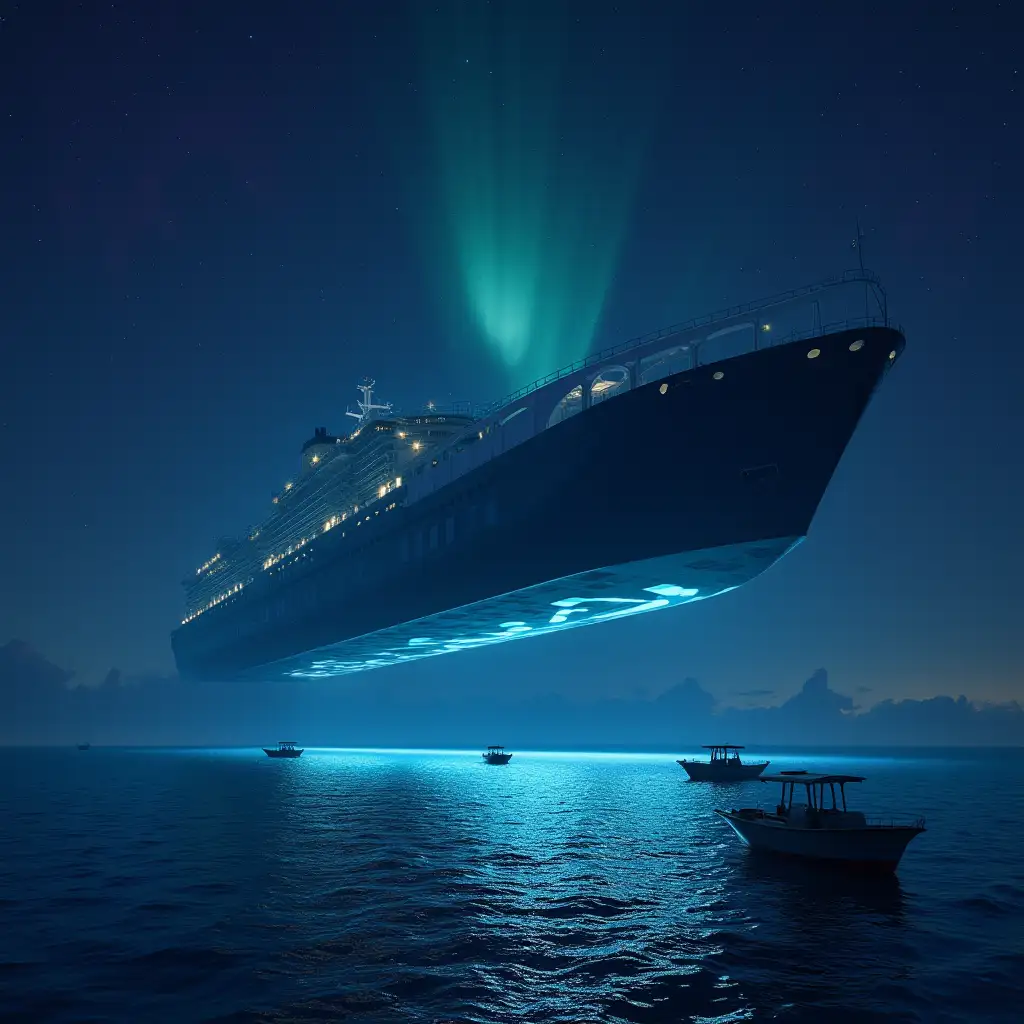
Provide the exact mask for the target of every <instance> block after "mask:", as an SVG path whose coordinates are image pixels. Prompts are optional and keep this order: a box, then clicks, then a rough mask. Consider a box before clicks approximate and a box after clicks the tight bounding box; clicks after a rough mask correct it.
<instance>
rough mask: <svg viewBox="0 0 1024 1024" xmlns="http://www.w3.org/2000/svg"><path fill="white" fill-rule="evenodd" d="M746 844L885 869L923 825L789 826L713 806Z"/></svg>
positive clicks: (771, 852) (810, 858) (889, 869)
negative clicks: (831, 827) (858, 826)
mask: <svg viewBox="0 0 1024 1024" xmlns="http://www.w3.org/2000/svg"><path fill="white" fill-rule="evenodd" d="M715 813H716V814H717V815H719V816H720V817H722V818H724V819H725V821H726V822H727V823H728V824H729V826H730V827H731V828H732V830H733V831H734V832H735V833H736V835H737V836H738V837H739V839H740V840H741V841H742V843H743V844H744V845H745V846H748V847H749V848H750V849H751V850H752V851H754V852H756V853H759V854H768V855H771V856H774V857H794V858H799V859H800V860H804V861H814V862H817V863H819V864H828V865H832V866H835V867H841V868H844V869H848V870H854V871H875V872H880V873H888V872H892V871H895V870H896V868H897V867H898V866H899V862H900V860H902V858H903V854H904V853H905V852H906V849H907V845H908V844H909V843H910V842H911V840H913V839H915V838H916V837H917V836H919V835H920V834H921V833H922V832H924V828H922V827H918V826H911V825H907V826H899V825H895V826H878V825H876V826H867V827H864V828H835V829H830V828H791V827H787V826H785V825H780V824H778V823H774V822H773V821H772V819H771V816H770V815H765V816H763V817H761V818H754V817H753V816H752V815H753V814H754V813H755V812H753V811H750V812H747V813H746V814H739V813H735V812H730V811H721V810H716V811H715Z"/></svg>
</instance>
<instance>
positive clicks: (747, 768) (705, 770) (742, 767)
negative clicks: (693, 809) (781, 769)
mask: <svg viewBox="0 0 1024 1024" xmlns="http://www.w3.org/2000/svg"><path fill="white" fill-rule="evenodd" d="M676 763H677V764H678V765H679V766H680V767H681V768H682V769H683V770H684V771H685V772H686V774H687V775H689V776H690V778H691V779H692V780H693V781H694V782H746V781H748V780H750V779H756V778H759V777H760V775H761V773H762V772H763V771H764V770H765V768H767V767H768V765H769V762H768V761H762V762H760V763H750V764H712V763H711V762H709V761H677V762H676Z"/></svg>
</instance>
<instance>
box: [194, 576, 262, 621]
mask: <svg viewBox="0 0 1024 1024" xmlns="http://www.w3.org/2000/svg"><path fill="white" fill-rule="evenodd" d="M251 582H252V580H251V579H248V580H244V581H240V582H238V583H236V584H235V585H234V586H233V587H232V588H231V589H230V590H225V591H224V593H223V594H218V595H217V596H216V597H215V598H213V599H212V600H211V601H207V603H206V604H204V605H203V607H202V608H197V609H196V610H195V611H194V612H193V613H192V614H191V615H189V616H188V617H187V618H184V619H182V620H181V624H182V625H183V626H187V625H188V624H189V623H190V622H191V621H192V620H193V619H196V618H198V617H199V616H200V615H202V614H203V612H208V611H209V610H210V609H211V608H214V607H216V606H217V605H219V604H220V603H221V601H226V600H227V599H228V598H229V597H233V596H234V595H235V594H237V593H238V592H239V591H240V590H241V589H242V588H243V587H244V586H246V584H249V583H251Z"/></svg>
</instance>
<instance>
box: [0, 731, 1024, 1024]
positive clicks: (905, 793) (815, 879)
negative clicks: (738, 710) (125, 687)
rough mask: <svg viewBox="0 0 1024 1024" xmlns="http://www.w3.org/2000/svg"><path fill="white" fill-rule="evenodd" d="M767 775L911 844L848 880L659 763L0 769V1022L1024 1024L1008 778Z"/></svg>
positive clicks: (105, 760)
mask: <svg viewBox="0 0 1024 1024" xmlns="http://www.w3.org/2000/svg"><path fill="white" fill-rule="evenodd" d="M257 755H258V756H257ZM772 761H773V767H779V768H788V767H794V766H797V765H798V766H800V767H817V768H830V769H835V770H840V771H853V772H862V773H863V774H865V775H867V776H868V781H867V783H865V784H864V785H863V786H861V787H859V788H857V789H856V790H855V792H854V793H852V794H851V796H852V797H853V798H854V799H855V800H856V806H858V807H859V808H862V809H864V810H867V811H869V812H871V813H886V814H888V813H896V814H910V815H913V816H917V815H925V816H926V817H927V819H928V828H929V830H928V832H927V833H925V835H923V836H921V837H920V838H918V839H917V840H915V841H914V842H913V843H912V844H911V846H910V848H909V850H908V852H907V855H906V857H905V858H904V860H903V863H902V864H901V866H900V871H899V875H898V877H897V878H894V879H889V880H888V881H887V882H886V881H884V880H883V881H878V880H875V881H867V880H863V879H861V880H857V879H851V880H846V879H844V878H843V877H842V876H837V875H835V874H834V873H822V872H820V871H808V870H805V869H795V868H794V867H792V866H791V865H788V864H783V865H776V864H772V863H765V862H760V861H758V860H757V859H756V858H752V857H751V856H750V855H748V854H747V853H746V852H745V851H744V850H742V849H741V848H740V847H739V845H738V843H737V841H736V839H735V837H734V836H733V835H732V833H731V832H730V831H729V830H728V828H727V826H726V825H725V824H724V822H722V821H720V820H719V819H717V818H716V817H715V816H714V815H712V813H711V811H712V808H714V807H715V806H725V807H729V806H747V805H753V804H756V803H757V802H758V801H759V800H760V801H761V802H762V803H763V804H764V805H765V806H771V805H773V804H774V801H775V798H776V792H775V789H776V787H775V786H770V787H769V786H767V785H762V784H760V783H748V784H746V785H745V786H743V787H739V788H737V787H716V786H709V785H702V784H699V783H690V782H688V781H687V779H686V777H685V774H684V773H683V772H682V770H681V769H680V768H679V767H678V766H677V765H676V764H675V763H674V761H673V759H672V757H671V756H661V755H658V756H655V755H633V756H611V755H557V754H528V753H520V754H517V755H516V756H515V757H514V758H513V760H512V763H511V764H510V765H509V766H508V767H507V768H492V767H488V766H486V765H484V764H482V763H480V758H479V755H478V754H472V755H470V754H453V753H438V754H423V753H394V752H380V753H378V752H349V751H328V750H324V751H318V750H312V751H307V752H306V754H305V755H304V756H303V757H302V758H301V759H299V760H297V761H271V760H269V759H268V758H266V757H264V756H263V754H262V753H259V752H258V751H256V752H254V751H251V750H244V751H237V750H231V751H216V750H173V751H172V750H146V751H128V750H103V749H94V750H90V751H87V752H78V751H63V750H60V751H57V750H49V751H42V750H30V751H14V750H4V751H0V816H2V817H0V820H2V821H3V825H4V827H3V856H2V860H0V924H2V927H0V992H2V993H3V999H2V1000H0V1019H18V1020H29V1021H51V1020H54V1021H81V1020H113V1021H146V1022H156V1021H176V1022H179V1021H192V1020H218V1021H286V1020H287V1021H334V1020H352V1021H439V1022H440V1021H446V1022H447V1021H486V1022H500V1021H571V1022H584V1021H638V1022H641V1021H642V1022H654V1021H745V1020H778V1021H822V1020H827V1021H829V1022H830V1024H839V1022H843V1021H851V1022H854V1021H856V1022H861V1021H864V1022H868V1021H874V1020H878V1021H923V1022H942V1021H959V1020H965V1021H966V1020H978V1021H1000V1020H1007V1021H1009V1020H1017V1019H1021V1018H1020V1017H1019V1015H1018V1013H1017V1011H1018V1010H1019V1008H1020V1005H1021V1004H1022V1001H1024V926H1022V925H1021V921H1022V920H1024V858H1022V857H1021V856H1020V852H1019V851H1020V840H1021V839H1022V838H1024V754H1022V753H1021V752H1014V753H1005V752H1004V753H992V752H988V753H980V752H959V753H955V752H948V753H943V752H931V753H927V754H922V755H920V756H909V755H908V756H905V757H901V758H897V759H885V758H880V757H878V756H877V755H876V754H871V753H868V752H860V753H857V752H846V753H845V754H844V755H843V756H837V755H836V754H831V755H826V754H818V755H813V756H812V755H806V754H804V755H802V756H801V757H799V758H797V757H786V756H781V755H778V754H775V755H772Z"/></svg>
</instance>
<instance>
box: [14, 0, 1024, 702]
mask: <svg viewBox="0 0 1024 1024" xmlns="http://www.w3.org/2000/svg"><path fill="white" fill-rule="evenodd" d="M1012 7H1013V5H1010V4H1002V5H999V4H986V3H971V4H953V5H951V4H948V3H947V4H944V5H939V4H932V3H909V2H902V3H892V2H890V3H863V4H856V5H852V4H846V5H839V4H821V3H814V4H812V3H792V4H781V5H775V6H774V7H769V8H766V7H765V6H764V5H763V4H752V3H729V4H720V5H682V4H671V5H670V4H662V3H648V2H631V3H629V4H611V3H606V2H602V0H588V2H580V3H575V2H565V3H561V4H560V3H548V4H544V5H543V6H541V5H536V6H533V5H510V4H509V5H501V4H488V5H483V4H464V3H463V4H460V3H453V2H446V3H441V4H434V3H431V4H427V3H395V2H390V0H378V2H375V3H373V4H331V3H304V4H295V5H291V6H290V7H282V6H281V5H280V4H273V5H271V4H269V3H264V2H261V0H253V2H249V3H245V4H242V3H235V2H227V0H224V2H218V3H216V4H210V3H198V2H196V3H190V2H176V3H164V4H154V3H131V2H122V3H114V4H111V3H98V2H97V3H91V2H88V0H86V2H82V3H49V2H46V0H37V2H32V3H21V4H5V5H3V6H2V7H0V151H2V153H3V156H4V159H3V160H2V162H0V176H2V179H0V225H2V233H0V351H2V363H0V366H2V372H0V473H2V475H0V493H2V495H3V500H2V501H0V535H2V536H3V537H4V538H5V539H6V543H5V545H4V555H3V559H4V561H3V567H2V571H0V579H2V581H3V582H2V586H0V643H2V642H4V641H5V640H6V639H8V638H9V637H18V638H20V639H23V640H26V641H28V642H29V643H31V644H33V645H34V646H35V647H37V648H38V649H39V650H40V651H42V652H43V653H44V654H45V655H46V656H47V657H48V658H50V659H51V660H53V661H54V662H57V663H58V664H60V665H63V666H65V667H67V668H68V669H72V670H74V671H75V672H76V673H77V677H78V678H79V679H81V680H86V681H88V680H94V679H99V678H102V676H103V675H104V674H105V673H106V672H107V670H108V669H109V668H110V667H111V666H114V665H116V666H119V667H120V668H121V669H122V670H123V671H124V672H127V673H142V672H157V673H169V672H171V671H172V670H173V660H172V657H171V652H170V647H169V633H170V631H171V629H172V628H173V627H174V626H175V624H176V623H177V622H178V620H179V619H180V614H181V610H182V605H183V596H182V593H181V587H180V581H181V580H182V579H183V578H184V577H185V576H186V574H188V573H189V572H191V571H193V570H194V569H195V567H196V566H198V565H200V564H201V563H202V562H203V561H205V560H206V558H208V557H209V556H210V554H212V553H213V551H214V550H215V545H216V539H217V537H218V536H220V535H222V534H230V533H233V532H240V531H241V529H242V528H243V527H245V526H247V525H249V524H252V523H255V522H258V521H259V520H260V519H262V518H263V517H264V516H265V514H266V513H267V511H268V510H269V501H270V496H271V494H272V492H274V491H275V490H276V489H277V488H279V487H280V486H281V484H282V483H283V481H285V480H286V479H288V478H289V477H290V475H292V473H293V472H294V470H295V468H296V466H297V464H298V450H299V447H300V445H301V443H302V442H303V441H304V440H305V439H306V438H307V437H308V436H309V435H310V434H311V433H312V429H313V427H314V426H315V425H320V424H326V425H328V426H329V428H330V429H332V430H339V429H341V424H342V419H343V413H344V410H345V408H346V406H347V405H348V404H349V403H351V402H352V401H353V400H354V399H355V397H356V393H355V384H356V382H357V381H358V379H359V378H361V377H362V376H363V375H364V374H370V375H372V376H374V377H376V378H377V380H378V384H379V390H380V394H381V396H382V397H384V398H387V399H390V400H392V401H394V402H395V403H396V405H397V406H398V407H402V406H413V405H418V404H420V403H422V402H424V401H426V400H428V399H432V400H435V401H438V402H445V401H448V400H452V399H458V400H461V399H471V400H477V401H481V402H483V401H490V400H492V399H494V398H498V397H500V396H501V395H502V394H503V393H505V392H507V391H509V390H511V389H513V388H514V387H517V386H519V385H521V384H524V383H526V382H528V381H529V380H530V379H532V377H533V376H535V375H536V374H537V373H540V372H545V371H547V370H549V369H554V368H555V367H556V366H557V365H558V364H559V363H560V362H565V361H567V360H568V359H571V358H573V357H574V356H575V355H577V354H579V353H580V352H582V351H586V350H587V349H588V348H597V347H603V346H606V345H610V344H615V343H617V342H619V341H622V340H625V339H627V338H629V337H633V336H635V335H638V334H641V333H644V332H646V331H648V330H653V329H657V328H659V327H662V326H664V325H666V324H669V323H673V322H677V321H679V320H683V319H686V318H689V317H691V316H697V315H700V314H703V313H707V312H711V311H714V310H716V309H718V308H721V307H723V306H725V305H729V304H731V303H736V302H743V301H748V300H751V299H756V298H759V297H762V296H764V295H769V294H772V293H773V292H775V291H780V290H783V289H787V288H790V287H797V286H800V285H802V284H806V283H810V282H812V281H815V280H818V279H820V278H823V277H825V276H828V275H830V274H832V273H835V272H837V271H840V270H842V269H844V268H846V267H850V266H854V265H855V264H856V257H855V254H854V253H853V252H852V250H851V245H850V242H851V239H852V238H853V236H854V234H855V220H856V218H858V217H859V218H860V222H861V226H862V228H863V231H864V234H865V240H864V256H865V261H866V263H867V264H868V265H869V266H870V267H872V268H873V269H874V270H876V271H877V272H878V273H880V274H881V275H882V277H883V280H884V281H885V283H886V285H887V287H888V290H889V295H890V311H891V312H892V314H893V316H894V318H895V319H896V320H897V321H898V322H900V323H901V324H902V325H903V327H904V329H905V331H906V334H907V339H908V345H907V350H906V353H905V356H904V358H903V359H902V360H901V362H900V364H899V365H898V366H897V368H896V372H894V373H893V374H891V375H890V377H889V378H888V380H887V381H886V384H885V386H884V388H883V389H882V390H881V392H880V393H879V395H878V397H877V398H876V400H875V401H874V402H873V403H872V405H871V407H870V408H869V410H868V414H867V415H866V417H865V419H864V421H863V423H862V425H861V427H860V429H859V431H858V433H857V435H856V436H855V438H854V440H853V442H852V444H851V445H850V448H849V449H848V451H847V453H846V455H845V457H844V459H843V461H842V463H841V465H840V467H839V470H838V472H837V474H836V477H835V478H834V481H833V484H832V486H831V488H830V490H829V491H828V493H827V494H826V496H825V499H824V501H823V503H822V505H821V508H820V510H819V513H818V516H817V518H816V520H815V522H814V524H813V526H812V529H811V534H810V536H809V539H808V540H807V542H806V543H805V544H804V545H803V546H802V547H801V548H799V549H798V550H797V551H796V552H795V553H794V554H793V555H791V556H790V557H789V558H787V559H784V560H783V562H781V563H780V564H779V565H778V566H776V567H775V568H774V569H772V570H771V571H770V572H768V573H767V574H765V575H764V576H763V577H761V578H759V579H758V580H756V581H754V582H753V583H752V584H750V585H748V586H746V587H744V588H741V589H740V590H738V591H736V592H734V593H732V594H729V595H727V596H725V597H722V598H719V599H715V600H714V601H710V602H706V603H703V604H699V605H695V606H692V607H690V608H687V609H685V610H683V611H680V612H673V613H665V615H664V616H663V615H652V616H645V617H643V618H641V619H637V620H635V621H631V622H623V623H616V624H612V625H608V626H607V627H602V628H601V629H602V631H601V632H600V634H598V635H595V631H594V630H582V631H578V632H576V633H568V634H565V635H564V636H560V637H554V638H546V639H544V640H538V641H536V642H535V643H528V644H512V645H503V646H501V647H499V648H494V649H491V650H490V651H477V652H471V653H465V654H458V655H453V656H451V657H449V658H444V659H440V663H439V662H437V661H435V662H425V663H421V664H420V666H411V667H410V666H406V667H402V668H397V669H393V670H392V669H389V670H387V674H388V675H389V676H390V675H393V674H395V673H402V672H415V673H418V674H419V675H420V676H421V678H422V682H423V685H424V686H431V687H443V686H445V685H447V683H448V681H452V685H469V684H471V683H472V681H473V680H474V679H476V678H478V677H479V676H480V675H481V674H482V673H486V674H487V675H488V677H489V678H491V679H498V680H499V681H501V682H503V683H505V684H507V685H514V686H521V687H523V688H524V690H529V689H530V688H533V689H538V688H553V687H556V686H557V687H562V688H568V689H570V690H571V689H573V688H575V689H576V690H584V689H585V690H593V691H594V692H595V693H601V694H606V693H609V694H610V693H615V692H618V691H620V690H630V691H631V692H632V690H635V689H637V688H640V689H643V688H648V689H649V690H650V691H651V692H656V691H657V690H658V689H663V688H665V687H667V686H669V685H670V684H671V683H673V682H676V681H678V680H679V679H680V678H681V677H682V676H683V675H684V674H685V675H690V676H694V677H696V678H699V679H700V680H701V682H702V684H704V685H705V686H707V687H708V689H709V690H711V691H713V692H715V693H716V694H718V695H720V696H721V697H722V698H724V699H727V700H729V701H730V702H732V703H735V704H739V705H742V704H743V703H744V701H745V700H756V701H761V702H763V701H765V700H767V701H768V702H771V701H772V700H781V699H784V698H785V697H786V696H788V695H790V694H791V693H792V692H793V691H794V690H796V689H797V688H798V687H799V685H800V683H801V682H802V681H803V680H804V679H805V678H806V677H807V676H808V675H809V674H810V672H811V671H812V670H813V669H814V668H815V667H816V666H818V665H826V666H828V669H829V673H830V678H831V679H833V680H834V683H835V685H836V686H837V687H838V688H839V689H842V690H844V691H845V692H850V693H852V692H862V693H868V692H871V693H872V694H874V695H875V696H876V697H878V698H879V699H880V698H882V697H910V696H912V697H926V696H931V695H934V694H939V693H954V694H955V693H961V692H963V693H966V694H968V695H969V696H971V697H974V698H976V699H979V700H1006V699H1010V698H1013V697H1024V680H1022V667H1024V652H1022V641H1021V640H1020V639H1018V633H1019V625H1020V622H1021V619H1022V614H1021V613H1022V610H1024V609H1022V599H1021V596H1020V588H1019V586H1018V585H1017V581H1018V580H1019V579H1020V578H1021V575H1022V571H1024V557H1022V547H1021V539H1020V524H1021V522H1022V521H1024V493H1022V485H1021V477H1020V471H1019V459H1020V452H1021V450H1022V447H1024V412H1022V409H1024V402H1022V400H1021V398H1022V388H1021V383H1020V382H1021V380H1022V379H1024V355H1022V352H1024V346H1022V344H1021V339H1020V327H1019V323H1018V321H1019V317H1018V315H1017V312H1016V310H1015V308H1014V306H1015V303H1014V296H1015V295H1017V294H1018V293H1019V275H1020V272H1021V269H1022V268H1021V256H1020V254H1021V242H1022V238H1021V229H1022V223H1024V221H1022V205H1024V201H1022V193H1021V188H1020V182H1021V181H1024V159H1022V158H1024V147H1022V129H1024V119H1022V98H1024V97H1022V94H1024V81H1022V79H1024V75H1021V74H1020V70H1021V68H1024V58H1022V55H1021V52H1020V35H1019V32H1018V31H1017V30H1016V22H1015V20H1014V16H1013V14H1012ZM481 12H483V13H481ZM544 183H550V184H551V188H552V189H553V190H555V193H556V194H557V195H558V196H559V197H561V200H562V201H561V202H559V204H558V205H557V209H556V211H555V212H554V213H552V212H551V210H547V211H544V210H541V209H540V208H539V207H538V205H537V199H536V190H537V188H538V187H540V186H541V185H543V184H544ZM484 185H486V186H487V187H486V188H485V187H484ZM488 189H489V190H488ZM595 209H599V210H600V214H599V215H596V214H595ZM488 218H489V219H488ZM545 240H547V241H548V242H550V243H551V244H546V242H545ZM553 240H557V244H556V243H555V241H553ZM489 245H490V249H488V246H489ZM496 252H497V253H498V255H497V256H496V255H495V253H496ZM531 282H532V283H531ZM538 282H539V283H538ZM666 616H669V617H668V618H666ZM567 664H571V665H572V666H573V671H572V672H571V673H567V672H566V671H565V666H566V665H567ZM375 675H376V674H375V673H370V674H367V675H364V676H361V677H357V679H356V680H355V681H354V682H345V683H344V684H332V685H358V686H365V685H371V684H372V681H373V678H374V676H375ZM745 694H747V695H751V694H756V695H757V696H756V697H754V696H749V697H748V696H744V695H745Z"/></svg>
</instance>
